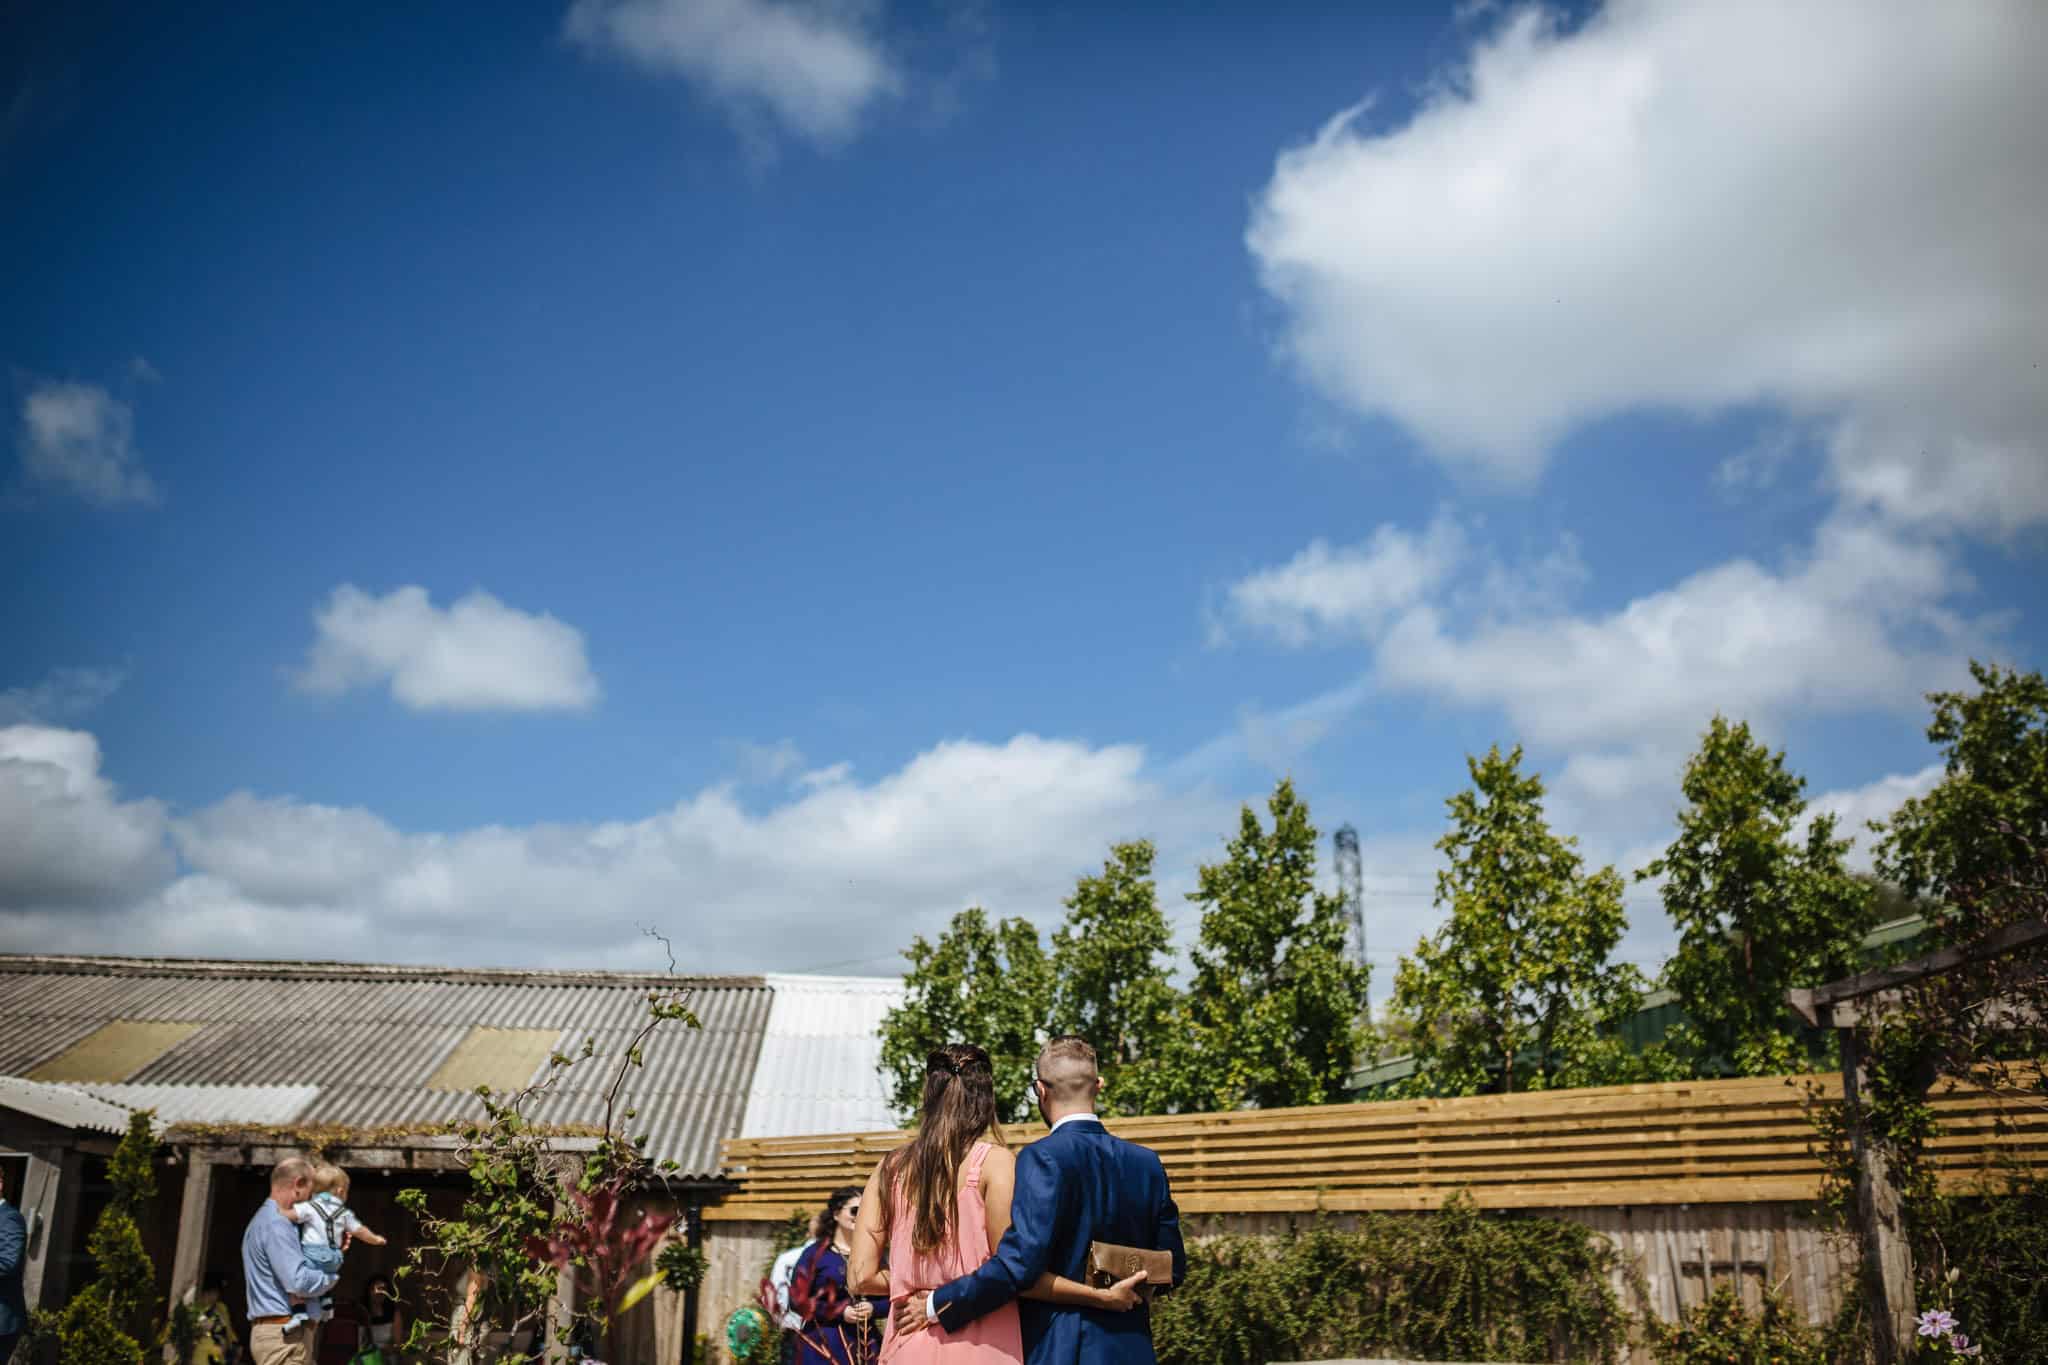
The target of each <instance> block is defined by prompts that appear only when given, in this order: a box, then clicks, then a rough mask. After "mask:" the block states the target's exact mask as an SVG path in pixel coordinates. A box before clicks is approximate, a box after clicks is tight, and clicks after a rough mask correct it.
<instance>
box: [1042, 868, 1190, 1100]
mask: <svg viewBox="0 0 2048 1365" xmlns="http://www.w3.org/2000/svg"><path fill="white" fill-rule="evenodd" d="M1154 857H1155V853H1154V850H1153V847H1152V845H1151V844H1150V843H1148V842H1146V841H1144V840H1139V841H1136V842H1133V843H1126V844H1117V845H1116V846H1115V847H1113V848H1112V849H1111V850H1110V854H1109V858H1108V859H1107V860H1106V861H1105V862H1104V863H1103V865H1102V871H1101V873H1100V874H1099V875H1096V876H1092V877H1082V878H1081V879H1080V881H1079V883H1078V884H1077V885H1076V886H1075V887H1074V894H1073V895H1071V896H1069V897H1068V898H1067V901H1066V906H1067V918H1066V922H1065V923H1064V924H1063V925H1061V926H1060V928H1059V929H1058V931H1057V932H1055V933H1054V934H1053V936H1052V977H1053V1008H1052V1024H1051V1030H1052V1032H1054V1033H1073V1034H1078V1035H1080V1036H1081V1037H1083V1038H1086V1039H1087V1040H1088V1041H1089V1042H1090V1043H1092V1044H1093V1045H1094V1047H1095V1055H1096V1060H1097V1063H1098V1064H1099V1065H1100V1067H1101V1069H1102V1079H1103V1098H1102V1104H1103V1107H1104V1108H1105V1110H1106V1111H1107V1112H1110V1113H1118V1114H1137V1113H1143V1112H1145V1111H1146V1110H1147V1109H1150V1108H1156V1107H1157V1106H1158V1102H1159V1099H1160V1086H1161V1077H1160V1071H1161V1068H1162V1067H1163V1066H1164V1065H1165V1064H1166V1057H1167V1055H1168V1051H1169V1040H1170V1038H1171V1036H1172V1033H1173V1029H1174V1025H1175V1018H1174V1016H1175V1014H1176V1012H1177V1009H1178V1006H1179V1003H1180V996H1179V992H1177V991H1176V990H1175V989H1174V987H1173V983H1172V981H1171V979H1170V976H1169V973H1170V971H1171V969H1172V950H1173V935H1172V931H1171V930H1170V929H1168V927H1167V924H1166V916H1165V915H1163V914H1161V913H1160V910H1159V893H1158V890H1157V888H1156V887H1155V886H1154V885H1153V881H1152V865H1153V860H1154Z"/></svg>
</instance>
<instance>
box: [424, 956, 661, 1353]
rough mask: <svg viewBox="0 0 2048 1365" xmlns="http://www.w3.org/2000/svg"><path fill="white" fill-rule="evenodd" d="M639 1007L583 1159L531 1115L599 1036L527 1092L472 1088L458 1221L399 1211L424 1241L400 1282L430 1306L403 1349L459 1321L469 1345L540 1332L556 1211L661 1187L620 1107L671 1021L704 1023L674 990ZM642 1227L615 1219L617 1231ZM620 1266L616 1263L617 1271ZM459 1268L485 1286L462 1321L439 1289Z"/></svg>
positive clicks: (579, 1321)
mask: <svg viewBox="0 0 2048 1365" xmlns="http://www.w3.org/2000/svg"><path fill="white" fill-rule="evenodd" d="M657 937H658V936H657ZM646 1003H647V1012H646V1015H645V1016H644V1018H643V1019H642V1022H641V1025H640V1028H639V1030H638V1031H637V1032H636V1033H635V1034H634V1035H633V1036H632V1037H631V1038H630V1039H629V1040H627V1042H626V1044H625V1045H624V1046H623V1047H621V1048H620V1049H619V1050H618V1051H617V1052H615V1053H611V1054H608V1055H607V1056H606V1057H605V1059H604V1060H605V1063H606V1064H607V1065H608V1066H609V1067H610V1083H609V1085H608V1087H607V1089H606V1090H605V1101H604V1105H605V1107H604V1121H603V1124H602V1125H601V1128H600V1132H599V1135H598V1140H597V1149H596V1150H595V1151H594V1152H593V1153H591V1155H590V1156H589V1157H587V1158H586V1159H584V1160H582V1161H576V1160H573V1159H567V1158H564V1157H563V1156H561V1155H560V1154H558V1153H557V1152H555V1151H554V1150H553V1148H554V1142H553V1138H554V1137H555V1130H554V1129H552V1128H550V1127H548V1126H547V1125H544V1124H542V1123H540V1122H539V1121H537V1119H536V1113H537V1111H538V1110H540V1109H541V1108H542V1107H543V1106H544V1105H545V1103H546V1099H547V1096H548V1095H549V1094H550V1093H551V1092H552V1091H553V1090H554V1089H555V1088H556V1087H557V1086H558V1085H559V1083H560V1082H561V1080H562V1079H563V1077H564V1076H566V1075H568V1074H569V1073H570V1071H571V1069H572V1068H574V1067H577V1066H580V1065H584V1064H586V1063H590V1062H593V1061H595V1060H596V1059H597V1058H598V1057H599V1055H600V1054H599V1053H598V1049H597V1042H596V1039H594V1038H586V1039H585V1040H584V1042H583V1045H582V1047H581V1049H580V1050H579V1051H578V1052H577V1053H576V1054H574V1055H570V1054H566V1053H556V1054H555V1055H554V1056H552V1057H551V1058H549V1059H548V1068H547V1072H546V1074H545V1075H544V1076H543V1077H542V1078H541V1079H540V1080H539V1081H537V1082H536V1083H534V1084H533V1085H530V1086H528V1087H526V1088H525V1089H523V1090H517V1091H512V1092H509V1093H504V1094H498V1093H494V1092H492V1091H491V1090H490V1089H489V1088H488V1087H479V1088H478V1090H477V1098H478V1101H479V1104H480V1108H481V1110H482V1112H481V1114H480V1115H478V1116H476V1117H473V1118H470V1119H468V1120H466V1121H464V1122H462V1123H460V1124H459V1125H457V1126H456V1128H455V1132H454V1136H455V1138H456V1142H457V1148H456V1150H457V1152H458V1154H459V1155H460V1157H461V1160H462V1163H463V1169H464V1172H465V1174H466V1175H467V1176H468V1180H469V1183H468V1187H467V1188H466V1189H465V1190H464V1191H463V1199H462V1205H461V1208H460V1209H459V1210H458V1211H457V1212H456V1213H455V1214H454V1215H452V1216H442V1215H440V1214H438V1213H436V1212H435V1211H434V1209H433V1207H432V1205H431V1204H430V1203H429V1201H428V1198H427V1192H426V1191H425V1190H423V1189H404V1190H400V1191H399V1192H398V1196H397V1199H398V1204H399V1206H400V1207H401V1208H403V1209H405V1210H406V1211H407V1212H409V1213H411V1214H412V1215H413V1217H414V1218H415V1219H416V1220H417V1221H418V1225H419V1233H418V1235H417V1237H416V1238H415V1239H414V1241H413V1242H412V1244H411V1245H410V1246H409V1247H408V1248H407V1250H406V1263H405V1265H403V1266H401V1267H400V1268H399V1270H398V1271H397V1274H396V1277H395V1278H397V1279H398V1280H399V1281H400V1283H401V1284H404V1283H406V1282H408V1281H410V1282H412V1283H413V1284H416V1285H418V1286H420V1289H419V1293H420V1297H421V1298H422V1299H423V1300H424V1303H423V1307H424V1308H425V1309H426V1311H425V1312H422V1313H420V1314H418V1315H417V1316H415V1317H414V1319H413V1326H412V1330H411V1332H410V1334H409V1336H408V1340H407V1341H406V1343H405V1345H406V1347H407V1349H409V1350H412V1351H424V1350H426V1349H429V1347H430V1346H431V1345H432V1344H433V1343H434V1342H435V1341H436V1340H438V1339H441V1338H444V1337H453V1336H455V1335H456V1333H457V1328H458V1324H460V1339H462V1340H463V1341H464V1342H465V1343H468V1344H473V1343H474V1342H475V1341H477V1340H478V1339H480V1334H481V1333H483V1332H485V1331H487V1330H491V1329H499V1330H505V1331H516V1330H519V1329H521V1328H526V1327H538V1326H540V1325H541V1324H542V1323H543V1322H544V1320H545V1319H546V1316H547V1310H548V1304H549V1301H550V1299H551V1298H552V1296H553V1294H554V1291H555V1286H556V1281H557V1277H558V1269H557V1267H556V1266H555V1265H554V1264H553V1263H552V1262H550V1261H549V1260H548V1259H546V1257H545V1256H544V1255H540V1254H536V1248H537V1247H546V1246H548V1245H549V1244H550V1243H551V1242H553V1241H555V1240H556V1234H557V1232H558V1231H559V1229H558V1225H557V1214H556V1210H557V1208H558V1207H559V1206H561V1205H564V1204H567V1203H570V1202H572V1196H574V1195H576V1194H578V1193H585V1194H587V1193H588V1192H591V1191H598V1190H602V1191H604V1192H605V1193H606V1194H607V1196H608V1197H614V1198H615V1197H617V1196H618V1195H619V1194H620V1193H621V1192H622V1191H625V1190H627V1189H638V1188H644V1187H647V1186H649V1185H658V1184H659V1183H660V1182H661V1180H662V1178H663V1174H664V1173H663V1171H662V1170H661V1169H659V1168H657V1166H656V1165H655V1164H654V1163H652V1162H650V1161H649V1160H648V1159H647V1157H646V1154H645V1144H646V1138H645V1137H644V1136H633V1135H630V1134H629V1133H628V1132H627V1131H626V1127H625V1125H627V1124H629V1123H631V1121H632V1120H633V1119H634V1117H635V1112H634V1111H633V1110H632V1109H630V1108H622V1107H621V1106H620V1096H621V1093H622V1091H623V1089H624V1087H625V1085H626V1082H627V1080H628V1079H629V1078H630V1076H631V1075H632V1073H633V1072H635V1071H637V1070H639V1069H640V1067H641V1066H642V1064H643V1062H644V1060H645V1055H646V1053H645V1050H646V1046H647V1043H648V1041H649V1039H650V1038H652V1037H653V1035H654V1034H655V1033H656V1032H657V1031H658V1030H660V1029H661V1028H662V1027H664V1026H666V1025H669V1024H679V1025H681V1026H682V1027H684V1028H692V1029H694V1028H698V1027H700V1025H699V1022H698V1019H697V1016H696V1015H695V1014H694V1013H692V1012H691V1010H690V1008H689V1006H688V1003H687V995H686V994H685V992H684V991H683V990H682V989H681V988H679V987H677V988H656V989H652V990H649V991H648V992H647V996H646ZM637 1226H638V1225H637V1224H634V1223H632V1222H631V1221H630V1220H621V1221H620V1228H621V1230H622V1235H623V1234H624V1233H626V1232H630V1231H632V1230H633V1229H634V1228H636V1227H637ZM625 1268H626V1267H613V1269H618V1270H620V1271H621V1272H623V1269H625ZM465 1271H466V1272H469V1274H470V1275H471V1276H472V1277H473V1278H474V1280H475V1281H477V1282H478V1283H480V1284H481V1286H482V1287H481V1290H480V1291H479V1293H478V1297H477V1299H476V1302H475V1305H474V1309H473V1311H472V1312H469V1313H465V1312H464V1311H463V1310H464V1304H463V1303H462V1302H461V1301H460V1300H459V1299H458V1297H457V1295H456V1294H455V1293H453V1292H450V1291H448V1290H446V1289H444V1288H443V1287H442V1286H443V1284H445V1283H446V1282H447V1281H449V1280H453V1279H456V1278H457V1277H458V1275H459V1274H460V1273H461V1272H465ZM613 1306H614V1305H613V1304H611V1303H609V1302H604V1301H601V1299H599V1298H593V1299H592V1301H591V1302H590V1303H589V1304H587V1305H585V1306H584V1307H580V1308H579V1310H578V1312H577V1315H576V1317H575V1320H574V1321H572V1322H569V1323H557V1324H554V1326H555V1330H556V1332H557V1334H558V1336H560V1337H562V1338H564V1339H566V1338H567V1337H568V1336H569V1335H571V1334H572V1333H574V1332H576V1331H580V1330H589V1331H591V1332H593V1333H595V1334H602V1333H604V1332H606V1331H607V1330H609V1328H610V1325H611V1324H610V1322H609V1321H608V1317H609V1311H610V1309H611V1308H612V1307H613ZM436 1318H438V1319H439V1321H438V1322H437V1321H434V1319H436Z"/></svg>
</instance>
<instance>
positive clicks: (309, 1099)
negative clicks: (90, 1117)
mask: <svg viewBox="0 0 2048 1365" xmlns="http://www.w3.org/2000/svg"><path fill="white" fill-rule="evenodd" d="M76 1088H77V1089H79V1090H83V1091H85V1092H86V1093H88V1094H92V1095H97V1096H99V1097H100V1098H101V1099H103V1100H111V1101H113V1102H114V1103H115V1104H121V1105H126V1106H127V1107H128V1108H130V1109H154V1110H156V1119H157V1122H158V1123H159V1124H174V1123H246V1124H251V1125H257V1126H261V1125H266V1124H284V1123H290V1122H292V1121H293V1120H295V1119H297V1118H298V1117H299V1115H301V1114H303V1113H305V1112H306V1109H307V1108H308V1107H309V1106H310V1105H311V1104H312V1103H313V1101H314V1100H317V1099H319V1098H320V1087H319V1086H317V1085H180V1084H176V1083H168V1082H152V1083H140V1082H135V1081H123V1082H119V1083H113V1082H101V1081H80V1082H78V1083H77V1087H76Z"/></svg>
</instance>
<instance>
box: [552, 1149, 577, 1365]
mask: <svg viewBox="0 0 2048 1365" xmlns="http://www.w3.org/2000/svg"><path fill="white" fill-rule="evenodd" d="M555 1178H556V1179H557V1180H558V1181H559V1182H560V1184H559V1185H558V1187H557V1188H559V1189H563V1190H569V1189H574V1188H575V1187H576V1185H577V1184H578V1182H580V1181H581V1180H582V1178H583V1160H582V1158H581V1157H572V1158H570V1159H568V1160H567V1161H565V1162H563V1169H562V1170H560V1171H558V1172H557V1173H556V1176H555ZM572 1212H573V1207H572V1206H571V1204H570V1203H569V1201H568V1200H567V1199H565V1198H562V1197H560V1196H557V1197H556V1199H555V1220H556V1221H557V1222H561V1221H563V1220H565V1219H567V1218H568V1217H569V1216H570V1214H571V1213H572ZM575 1320H576V1272H575V1270H573V1269H572V1268H570V1267H568V1266H563V1267H562V1268H561V1269H560V1270H559V1271H557V1272H556V1273H555V1295H554V1297H553V1298H552V1299H550V1300H549V1301H548V1311H547V1327H546V1329H545V1330H546V1333H547V1360H548V1362H549V1365H555V1363H556V1362H558V1361H567V1360H569V1359H570V1355H569V1348H568V1347H566V1346H564V1345H563V1344H562V1340H561V1334H562V1333H563V1332H564V1331H566V1330H567V1329H568V1328H569V1326H570V1325H571V1324H572V1323H574V1322H575Z"/></svg>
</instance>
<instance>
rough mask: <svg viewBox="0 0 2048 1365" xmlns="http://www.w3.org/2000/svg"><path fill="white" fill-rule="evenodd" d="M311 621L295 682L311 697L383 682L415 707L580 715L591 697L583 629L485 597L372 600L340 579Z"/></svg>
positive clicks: (415, 591)
mask: <svg viewBox="0 0 2048 1365" xmlns="http://www.w3.org/2000/svg"><path fill="white" fill-rule="evenodd" d="M313 623H314V628H315V632H316V633H315V637H314V640H313V647H312V649H311V650H310V651H309V652H308V654H307V656H306V662H305V665H304V667H303V668H301V669H300V670H299V672H298V675H297V679H296V680H297V682H298V685H299V686H300V687H301V688H303V689H305V690H306V691H309V692H321V693H329V694H333V693H339V692H346V691H349V690H351V689H353V688H357V687H365V686H373V685H375V684H378V683H389V684H390V687H391V695H392V696H393V697H394V698H396V699H397V700H398V702H399V703H400V704H401V705H404V706H407V707H410V708H412V709H413V710H416V711H426V710H450V711H549V710H580V709H582V708H584V707H588V706H590V705H591V704H592V703H594V702H595V701H596V700H597V697H598V684H597V676H596V675H595V674H594V673H592V672H591V670H590V661H589V659H588V658H586V657H585V654H584V648H583V632H582V631H579V630H577V629H576V628H575V627H574V626H571V625H568V624H566V623H565V622H562V621H558V620H556V619H555V618H554V617H552V616H549V615H547V614H545V613H540V614H535V613H531V612H524V611H520V610H518V609H517V608H515V607H508V606H506V605H505V604H504V603H503V602H500V601H499V600H498V599H497V598H495V597H493V596H491V595H490V594H489V593H487V592H481V591H478V592H472V593H470V594H469V595H468V596H467V597H463V598H459V599H458V600H457V601H456V602H455V603H454V604H453V605H451V606H448V607H437V606H435V605H434V604H433V602H432V600H431V599H429V598H428V596H427V590H426V589H425V588H421V587H404V588H397V589H394V590H393V591H392V592H390V593H387V594H386V595H384V596H383V597H373V596H371V595H370V594H368V593H366V592H364V591H362V590H361V589H360V588H357V587H356V586H354V585H353V584H347V583H345V584H343V585H342V586H341V587H339V588H336V589H335V590H334V593H333V595H332V596H331V597H329V598H328V599H327V601H326V603H325V604H324V605H322V606H321V608H320V609H319V610H318V611H317V612H315V613H314V615H313Z"/></svg>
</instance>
